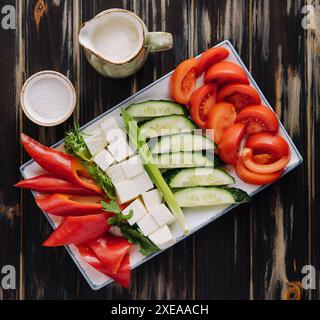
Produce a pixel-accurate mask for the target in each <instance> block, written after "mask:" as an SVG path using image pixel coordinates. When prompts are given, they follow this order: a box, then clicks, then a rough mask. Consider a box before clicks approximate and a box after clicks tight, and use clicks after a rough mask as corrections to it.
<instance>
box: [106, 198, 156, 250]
mask: <svg viewBox="0 0 320 320" xmlns="http://www.w3.org/2000/svg"><path fill="white" fill-rule="evenodd" d="M101 205H102V208H103V210H105V211H107V212H112V213H114V214H115V216H114V217H111V218H109V220H108V223H109V224H110V225H112V226H115V227H118V228H120V230H121V233H122V235H123V237H124V238H126V239H127V240H128V241H129V242H130V243H132V244H135V245H138V246H139V247H140V252H141V253H142V254H143V255H145V256H149V255H150V254H152V253H155V252H157V251H159V248H158V247H157V246H155V245H154V244H153V243H152V242H151V241H150V240H149V239H148V238H147V237H145V236H144V234H143V233H142V232H141V231H140V230H139V228H138V226H137V225H134V226H131V225H130V224H128V219H130V218H132V216H133V211H132V210H130V212H129V214H127V215H125V214H123V212H122V211H121V209H120V207H119V205H118V203H117V202H115V201H113V200H112V201H110V202H109V203H106V202H104V201H102V202H101Z"/></svg>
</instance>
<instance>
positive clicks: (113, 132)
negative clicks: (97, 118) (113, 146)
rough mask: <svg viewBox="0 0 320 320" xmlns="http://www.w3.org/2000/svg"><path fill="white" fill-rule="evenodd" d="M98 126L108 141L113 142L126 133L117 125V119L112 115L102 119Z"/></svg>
mask: <svg viewBox="0 0 320 320" xmlns="http://www.w3.org/2000/svg"><path fill="white" fill-rule="evenodd" d="M100 128H101V129H102V131H103V133H104V135H105V137H106V139H107V140H108V142H109V143H113V142H115V141H116V140H117V139H119V138H124V137H125V136H126V133H125V132H124V131H123V129H122V128H121V127H120V126H119V124H118V122H117V120H116V119H115V118H114V117H110V118H108V119H106V120H104V121H103V122H102V123H101V124H100Z"/></svg>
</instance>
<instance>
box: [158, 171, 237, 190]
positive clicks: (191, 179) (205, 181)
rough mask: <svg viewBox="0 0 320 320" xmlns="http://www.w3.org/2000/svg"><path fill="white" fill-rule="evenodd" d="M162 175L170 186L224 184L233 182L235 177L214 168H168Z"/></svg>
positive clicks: (184, 186)
mask: <svg viewBox="0 0 320 320" xmlns="http://www.w3.org/2000/svg"><path fill="white" fill-rule="evenodd" d="M163 177H164V178H165V180H166V181H167V183H168V184H169V186H170V187H171V188H186V187H197V186H199V187H201V186H226V185H229V184H233V183H235V179H234V178H233V177H232V176H231V175H230V174H229V173H227V172H226V171H225V170H222V169H214V168H191V169H175V170H169V171H167V172H165V173H164V174H163Z"/></svg>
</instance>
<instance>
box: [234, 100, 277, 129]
mask: <svg viewBox="0 0 320 320" xmlns="http://www.w3.org/2000/svg"><path fill="white" fill-rule="evenodd" d="M236 122H237V123H243V124H245V125H246V126H247V133H248V134H253V133H259V132H261V131H268V132H274V133H275V132H277V131H278V130H279V120H278V117H277V115H276V114H275V113H274V111H272V110H271V109H270V108H268V107H266V106H264V105H255V106H249V107H245V108H244V109H242V110H241V111H240V113H239V114H238V116H237V119H236Z"/></svg>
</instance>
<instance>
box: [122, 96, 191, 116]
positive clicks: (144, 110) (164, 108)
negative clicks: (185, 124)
mask: <svg viewBox="0 0 320 320" xmlns="http://www.w3.org/2000/svg"><path fill="white" fill-rule="evenodd" d="M127 112H128V113H129V115H130V116H131V117H133V118H155V117H162V116H171V115H186V114H187V109H186V108H185V107H184V106H182V105H180V104H177V103H175V102H173V101H167V100H148V101H144V102H141V103H135V104H132V105H131V106H129V107H128V108H127Z"/></svg>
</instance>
